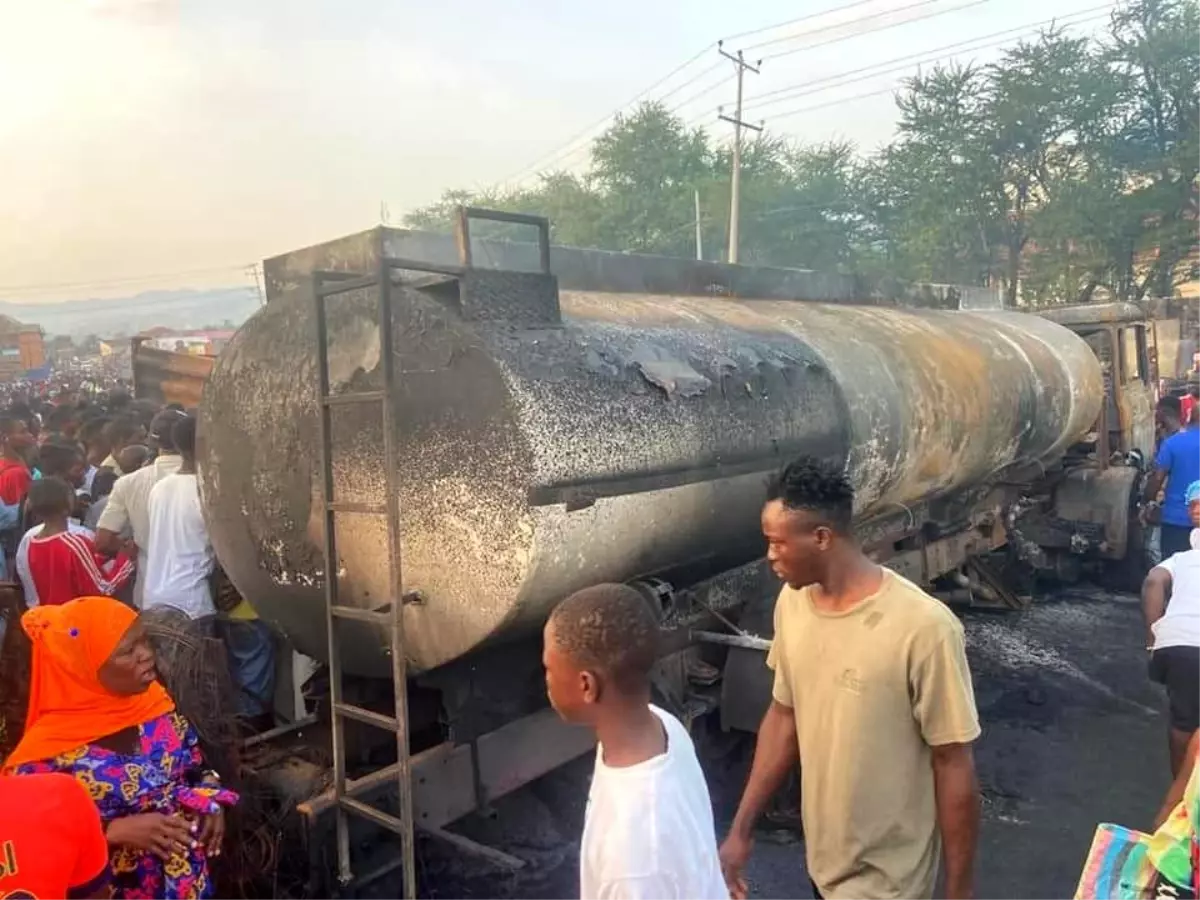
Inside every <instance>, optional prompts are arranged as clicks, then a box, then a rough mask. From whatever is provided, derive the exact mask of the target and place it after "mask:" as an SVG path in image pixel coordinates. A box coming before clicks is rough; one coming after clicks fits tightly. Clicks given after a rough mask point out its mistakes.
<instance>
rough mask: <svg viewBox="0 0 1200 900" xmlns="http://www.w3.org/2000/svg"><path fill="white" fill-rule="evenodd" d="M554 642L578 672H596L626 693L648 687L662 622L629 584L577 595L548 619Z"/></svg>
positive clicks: (601, 586) (595, 588) (600, 586)
mask: <svg viewBox="0 0 1200 900" xmlns="http://www.w3.org/2000/svg"><path fill="white" fill-rule="evenodd" d="M550 621H551V623H552V625H553V629H554V642H555V643H556V644H557V645H558V649H559V650H561V651H562V652H563V653H565V654H566V655H567V657H569V658H570V660H571V661H572V662H573V663H575V665H577V666H578V667H579V668H580V669H582V670H585V671H592V672H596V673H598V674H600V675H602V676H604V677H606V678H607V679H609V680H610V681H612V682H613V683H614V684H616V686H617V689H618V690H621V691H623V692H633V691H635V690H639V689H641V688H643V687H645V685H646V684H647V681H648V679H649V676H650V670H651V669H652V668H653V667H654V663H655V661H656V660H657V659H658V651H659V633H658V622H657V621H656V620H655V617H654V614H653V613H652V612H651V610H650V604H649V603H648V601H646V600H645V599H644V598H643V597H642V595H641V594H639V593H638V592H637V591H636V590H634V589H633V588H631V587H629V585H626V584H597V585H595V586H593V587H587V588H584V589H583V590H580V591H576V592H575V593H574V594H572V595H571V596H570V597H568V598H567V599H566V600H564V601H563V602H562V603H560V604H559V605H558V606H557V607H555V609H554V612H552V613H551V614H550Z"/></svg>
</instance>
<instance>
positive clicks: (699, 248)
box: [692, 188, 704, 259]
mask: <svg viewBox="0 0 1200 900" xmlns="http://www.w3.org/2000/svg"><path fill="white" fill-rule="evenodd" d="M692 195H693V196H694V197H695V198H696V259H704V245H703V244H702V243H701V242H700V189H699V188H693V189H692Z"/></svg>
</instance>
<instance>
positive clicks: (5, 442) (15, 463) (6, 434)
mask: <svg viewBox="0 0 1200 900" xmlns="http://www.w3.org/2000/svg"><path fill="white" fill-rule="evenodd" d="M33 440H34V438H33V435H32V434H30V433H29V426H28V425H26V424H25V421H24V420H23V419H16V418H12V417H10V416H0V503H3V504H5V505H6V506H17V505H19V504H20V503H21V501H22V500H24V499H25V494H26V493H27V492H28V491H29V482H30V481H32V480H33V476H32V475H30V474H29V466H28V464H27V463H26V462H25V457H24V453H25V451H27V450H28V449H29V448H30V447H31V446H33Z"/></svg>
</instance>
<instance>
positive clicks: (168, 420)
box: [150, 409, 185, 453]
mask: <svg viewBox="0 0 1200 900" xmlns="http://www.w3.org/2000/svg"><path fill="white" fill-rule="evenodd" d="M184 415H185V414H184V413H182V412H180V411H178V410H174V409H164V410H163V411H162V412H160V413H158V414H157V415H155V417H154V418H153V419H151V420H150V442H151V444H152V445H153V446H154V447H156V448H158V450H159V451H161V452H162V453H178V452H179V450H178V449H177V448H176V446H175V438H174V437H173V436H172V431H173V430H174V428H175V426H176V425H178V424H179V422H180V420H181V419H183V418H184Z"/></svg>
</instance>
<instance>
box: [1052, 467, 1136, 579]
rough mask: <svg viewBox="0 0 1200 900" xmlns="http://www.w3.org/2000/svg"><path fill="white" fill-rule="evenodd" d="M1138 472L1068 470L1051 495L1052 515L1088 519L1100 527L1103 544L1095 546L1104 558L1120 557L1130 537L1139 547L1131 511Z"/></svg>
mask: <svg viewBox="0 0 1200 900" xmlns="http://www.w3.org/2000/svg"><path fill="white" fill-rule="evenodd" d="M1139 475H1140V472H1139V471H1138V470H1137V469H1135V468H1134V467H1133V466H1112V467H1110V468H1106V469H1099V468H1095V469H1093V468H1083V469H1076V470H1075V471H1073V472H1071V473H1070V474H1069V475H1068V476H1067V478H1066V479H1065V480H1064V481H1063V483H1062V484H1061V485H1060V486H1059V488H1058V490H1057V491H1056V492H1055V494H1054V514H1055V515H1056V516H1058V517H1059V518H1060V519H1064V520H1067V521H1070V522H1088V523H1093V524H1097V525H1103V526H1104V543H1103V546H1101V547H1099V548H1098V549H1099V551H1100V555H1101V556H1102V557H1104V558H1105V559H1114V560H1118V559H1124V558H1125V557H1126V554H1127V553H1128V552H1129V550H1130V549H1131V548H1130V543H1131V538H1133V539H1134V540H1133V541H1132V543H1133V545H1134V549H1140V546H1141V544H1140V540H1141V535H1140V533H1137V534H1134V535H1131V534H1130V531H1131V529H1133V530H1135V531H1136V529H1137V528H1138V525H1137V518H1136V517H1135V516H1133V515H1131V513H1132V511H1133V499H1134V490H1135V488H1136V487H1137V484H1138V476H1139Z"/></svg>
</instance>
